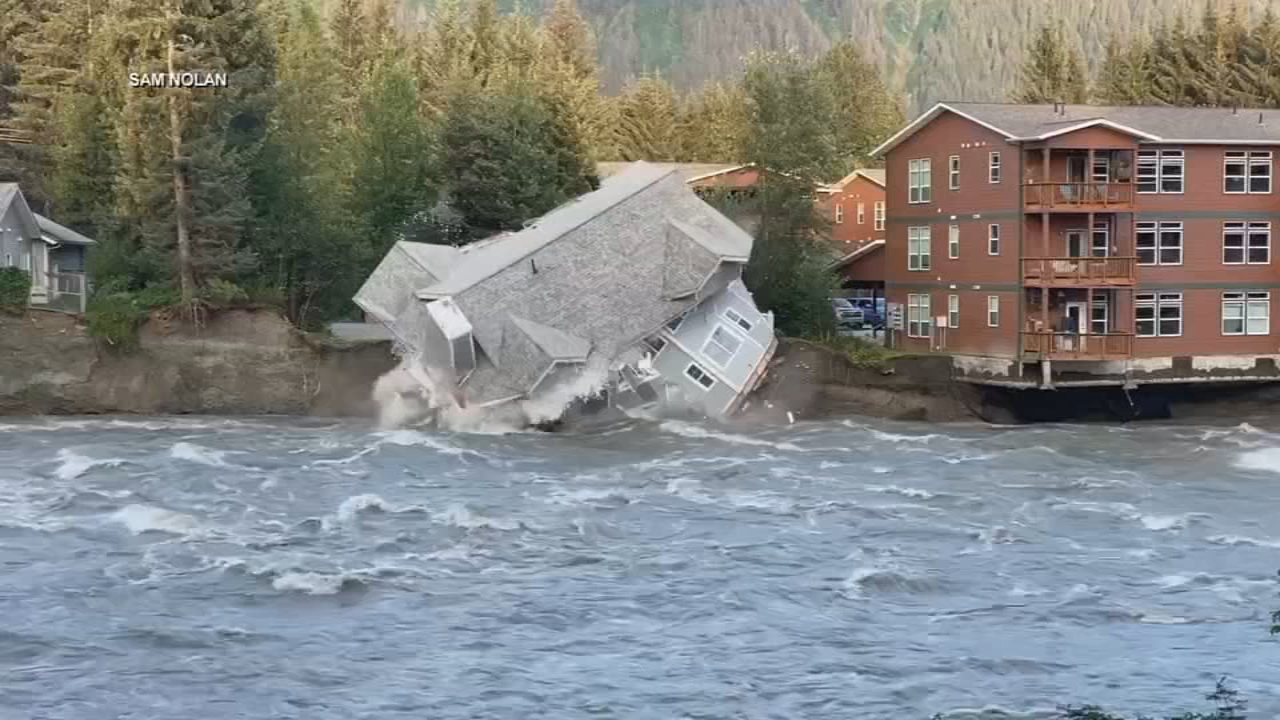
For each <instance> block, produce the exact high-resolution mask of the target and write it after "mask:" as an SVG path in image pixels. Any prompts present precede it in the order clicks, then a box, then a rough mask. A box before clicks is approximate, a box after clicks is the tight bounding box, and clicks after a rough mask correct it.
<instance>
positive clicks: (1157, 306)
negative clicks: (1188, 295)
mask: <svg viewBox="0 0 1280 720" xmlns="http://www.w3.org/2000/svg"><path fill="white" fill-rule="evenodd" d="M1166 306H1167V307H1169V308H1170V309H1172V308H1177V310H1178V317H1177V318H1176V322H1177V323H1178V332H1176V333H1167V332H1163V331H1162V327H1161V324H1162V323H1164V322H1165V321H1166V320H1169V321H1174V318H1165V317H1163V314H1164V309H1165V307H1166ZM1146 309H1150V311H1151V317H1150V318H1142V317H1139V312H1140V311H1141V310H1146ZM1144 322H1146V323H1150V324H1151V332H1149V333H1144V332H1142V324H1143V323H1144ZM1184 323H1185V314H1184V312H1183V296H1182V293H1181V292H1149V293H1136V294H1135V295H1134V296H1133V331H1134V333H1133V334H1134V336H1135V337H1140V338H1147V337H1182V332H1183V329H1184V327H1183V325H1184Z"/></svg>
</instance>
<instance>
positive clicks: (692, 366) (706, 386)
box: [684, 362, 716, 392]
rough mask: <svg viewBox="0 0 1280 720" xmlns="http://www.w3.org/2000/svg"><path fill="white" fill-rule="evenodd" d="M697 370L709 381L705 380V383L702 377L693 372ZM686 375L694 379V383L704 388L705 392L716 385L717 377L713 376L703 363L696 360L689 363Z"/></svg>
mask: <svg viewBox="0 0 1280 720" xmlns="http://www.w3.org/2000/svg"><path fill="white" fill-rule="evenodd" d="M695 370H696V371H697V372H698V374H699V375H701V376H702V378H705V379H706V380H707V381H708V382H705V383H704V382H702V379H699V378H698V377H697V376H696V375H694V374H693V372H691V371H695ZM684 376H685V377H687V378H689V379H690V380H692V381H693V384H694V385H697V386H698V387H700V388H702V390H703V391H704V392H705V391H707V390H710V389H711V388H713V387H715V386H716V379H715V377H713V376H712V375H711V373H709V372H707V371H706V369H704V368H703V367H702V366H701V365H699V364H698V363H696V362H691V363H689V366H688V367H686V368H685V369H684Z"/></svg>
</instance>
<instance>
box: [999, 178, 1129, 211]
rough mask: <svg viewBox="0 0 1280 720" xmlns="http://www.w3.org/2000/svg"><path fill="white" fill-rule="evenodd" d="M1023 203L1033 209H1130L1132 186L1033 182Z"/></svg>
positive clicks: (1028, 186) (1112, 183)
mask: <svg viewBox="0 0 1280 720" xmlns="http://www.w3.org/2000/svg"><path fill="white" fill-rule="evenodd" d="M1023 202H1024V204H1025V205H1026V207H1027V208H1029V209H1030V208H1034V209H1036V210H1102V211H1106V210H1127V209H1129V208H1132V207H1133V183H1128V182H1123V183H1114V182H1032V183H1027V184H1026V187H1025V188H1024V191H1023Z"/></svg>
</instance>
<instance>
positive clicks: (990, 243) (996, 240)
mask: <svg viewBox="0 0 1280 720" xmlns="http://www.w3.org/2000/svg"><path fill="white" fill-rule="evenodd" d="M993 248H994V250H993ZM987 254H988V255H999V254H1000V223H991V224H990V225H988V226H987Z"/></svg>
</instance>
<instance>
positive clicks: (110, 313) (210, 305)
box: [85, 280, 263, 352]
mask: <svg viewBox="0 0 1280 720" xmlns="http://www.w3.org/2000/svg"><path fill="white" fill-rule="evenodd" d="M256 307H263V304H262V303H259V302H255V301H254V298H252V297H250V295H249V293H247V292H245V291H244V290H243V289H242V288H240V287H239V286H238V285H236V284H234V283H230V282H227V281H225V280H214V281H213V282H211V283H209V284H208V285H207V286H205V287H203V288H201V289H200V291H199V293H197V295H196V297H195V298H193V299H192V300H191V301H190V302H183V300H182V294H181V293H179V292H178V291H177V290H176V289H174V288H172V287H169V286H166V285H152V286H148V287H145V288H143V289H141V290H124V289H113V288H104V289H103V290H102V291H99V292H98V293H97V294H95V295H94V297H93V298H92V299H90V300H89V305H88V307H87V308H86V312H85V324H86V326H87V329H88V331H89V335H90V337H93V338H94V339H96V340H98V341H99V342H101V343H102V344H103V345H104V346H105V347H107V348H108V349H110V350H113V351H117V352H128V351H132V350H136V349H137V348H138V328H139V327H141V325H142V323H143V322H145V321H146V320H147V319H148V318H150V317H151V316H152V315H153V314H157V315H158V316H162V317H168V318H171V319H178V320H181V321H183V322H190V323H194V324H196V325H201V324H203V322H204V319H205V318H206V317H208V315H209V313H212V312H218V311H220V310H231V309H234V308H256Z"/></svg>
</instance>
